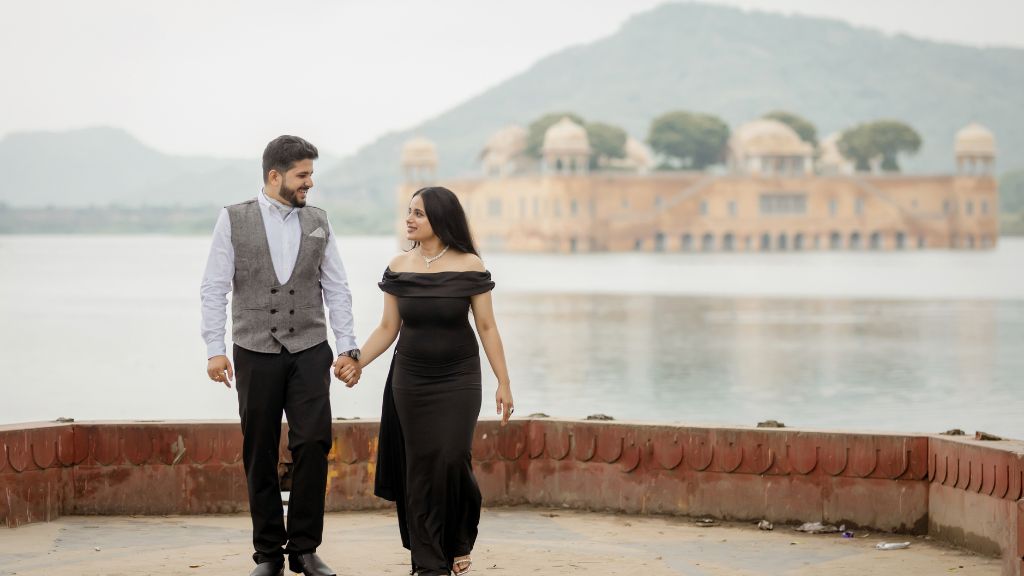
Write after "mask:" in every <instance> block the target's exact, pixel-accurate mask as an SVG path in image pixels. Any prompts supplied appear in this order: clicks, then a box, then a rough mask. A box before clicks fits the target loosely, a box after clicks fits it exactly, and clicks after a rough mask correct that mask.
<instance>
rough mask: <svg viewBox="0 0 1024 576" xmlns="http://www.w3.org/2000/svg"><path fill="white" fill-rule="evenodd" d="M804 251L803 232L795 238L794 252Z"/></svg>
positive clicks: (798, 233)
mask: <svg viewBox="0 0 1024 576" xmlns="http://www.w3.org/2000/svg"><path fill="white" fill-rule="evenodd" d="M803 249H804V234H803V232H797V233H796V234H795V235H794V236H793V250H803Z"/></svg>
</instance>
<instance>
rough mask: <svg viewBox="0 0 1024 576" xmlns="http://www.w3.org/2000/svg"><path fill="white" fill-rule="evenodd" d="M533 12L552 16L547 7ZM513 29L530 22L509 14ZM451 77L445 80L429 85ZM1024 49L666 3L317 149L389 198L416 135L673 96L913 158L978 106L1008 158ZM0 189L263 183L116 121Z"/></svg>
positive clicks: (124, 195)
mask: <svg viewBox="0 0 1024 576" xmlns="http://www.w3.org/2000/svg"><path fill="white" fill-rule="evenodd" d="M538 17H543V16H542V15H540V14H538ZM509 33H510V34H520V33H522V34H526V33H528V31H525V30H521V31H517V30H510V31H509ZM421 89H423V90H443V89H444V86H423V87H421ZM1022 95H1024V50H1020V49H1010V48H984V49H982V48H971V47H965V46H958V45H951V44H942V43H936V42H930V41H924V40H918V39H914V38H909V37H906V36H888V35H885V34H882V33H879V32H875V31H871V30H865V29H861V28H855V27H852V26H850V25H848V24H844V23H841V22H836V21H831V20H823V19H818V18H808V17H800V16H781V15H777V14H770V13H762V12H745V11H742V10H739V9H735V8H726V7H718V6H709V5H703V4H689V3H687V4H666V5H663V6H661V7H659V8H656V9H653V10H651V11H649V12H646V13H643V14H640V15H638V16H636V17H634V18H632V19H631V20H629V21H628V22H626V23H625V24H624V25H623V26H622V28H621V29H620V30H619V31H618V32H617V33H616V34H614V35H612V36H610V37H608V38H605V39H603V40H599V41H596V42H593V43H591V44H588V45H584V46H576V47H572V48H569V49H566V50H563V51H561V52H559V53H557V54H554V55H552V56H549V57H547V58H544V59H543V60H541V61H539V62H538V63H536V64H535V65H534V66H533V67H532V68H530V69H529V70H527V71H526V72H524V73H522V74H519V75H517V76H515V77H513V78H510V79H509V80H507V81H506V82H504V83H502V84H500V85H498V86H495V87H494V88H492V89H490V90H488V91H486V92H484V93H483V94H480V95H479V96H477V97H475V98H473V99H471V100H469V101H467V102H464V103H462V104H460V105H458V106H456V107H454V108H452V109H451V110H448V111H447V112H445V113H443V114H441V115H440V116H438V117H436V118H433V119H431V120H428V121H426V122H424V123H422V124H421V125H419V126H416V127H414V128H412V129H410V130H407V131H403V132H396V133H391V134H387V135H385V136H382V137H381V138H379V139H378V140H376V141H375V142H373V143H371V144H369V145H367V146H366V147H364V148H362V149H361V150H359V151H358V152H357V153H356V154H354V155H352V156H350V157H347V158H344V159H341V160H340V161H336V162H333V163H332V162H331V161H330V160H329V159H325V160H324V161H322V162H321V163H320V170H319V171H320V173H321V174H322V175H321V177H320V179H319V180H318V187H319V188H320V192H321V193H322V194H323V196H322V197H321V198H323V199H324V200H326V201H327V202H326V203H341V202H351V201H353V200H358V201H360V202H365V203H369V204H372V205H374V206H376V207H386V206H389V205H390V204H391V203H392V202H393V197H394V187H395V186H396V185H397V183H398V178H399V167H398V159H399V151H400V148H401V145H402V142H404V141H405V140H406V139H407V138H410V137H412V136H414V135H423V136H426V137H428V138H431V139H432V140H434V141H435V142H436V143H437V145H438V150H439V155H440V163H441V165H440V171H441V175H442V176H454V175H462V174H467V173H471V172H473V171H474V170H475V169H476V160H477V158H478V154H479V151H480V148H481V147H482V146H483V144H484V142H485V141H486V139H487V137H488V136H489V135H490V134H491V133H492V132H493V131H495V130H497V129H498V128H500V127H502V126H504V125H506V124H509V123H520V124H526V123H528V122H529V121H531V120H532V119H534V118H536V117H538V116H540V115H542V114H544V113H547V112H551V111H563V110H566V111H573V112H577V113H579V114H581V115H582V116H583V117H584V118H586V119H588V120H599V121H603V122H608V123H612V124H618V125H620V126H622V127H623V128H625V129H626V130H627V131H628V132H630V133H631V134H632V135H634V136H636V137H638V138H645V137H646V135H647V129H648V127H649V124H650V121H651V119H652V118H654V117H655V116H657V115H659V114H661V113H663V112H666V111H669V110H673V109H685V110H695V111H701V112H709V113H712V114H716V115H719V116H721V117H722V118H723V119H724V120H726V121H727V122H729V123H730V124H731V125H732V126H733V128H735V127H737V126H738V125H739V124H741V123H743V122H745V121H747V120H750V119H753V118H756V117H758V116H760V115H761V114H763V113H764V112H767V111H769V110H773V109H785V110H790V111H793V112H796V113H798V114H801V115H803V116H805V117H806V118H808V119H809V120H811V121H812V122H814V123H815V124H816V125H817V127H818V131H819V135H820V136H824V135H826V134H828V133H829V132H832V131H835V130H840V129H842V128H845V127H848V126H851V125H853V124H855V123H858V122H862V121H867V120H872V119H876V118H881V117H887V118H897V119H901V120H904V121H906V122H908V123H909V124H911V125H912V126H914V127H915V128H916V129H917V130H918V131H919V132H920V133H921V135H922V137H923V139H924V146H923V148H922V149H921V151H920V153H919V154H918V155H917V156H916V157H914V158H912V159H909V160H907V161H905V162H903V165H904V167H905V169H906V170H907V171H910V172H949V171H951V170H952V168H953V160H952V155H953V150H952V145H953V136H954V134H955V132H956V131H957V129H959V128H960V127H962V126H963V125H965V124H967V123H968V122H971V121H977V122H980V123H982V124H985V125H987V126H989V127H990V128H991V129H992V130H993V131H994V132H995V134H996V138H997V139H998V141H999V150H1000V153H999V160H998V166H999V169H1000V171H1001V172H1006V171H1010V170H1015V169H1024V107H1022V106H1021V100H1022ZM0 170H2V173H3V174H4V175H5V183H4V185H3V186H0V203H3V204H7V205H8V206H11V207H24V206H35V207H40V206H47V205H54V206H62V207H67V206H89V205H107V204H111V203H117V204H122V205H125V206H141V205H149V206H166V205H179V206H196V205H207V204H209V205H221V204H224V203H227V202H230V201H234V200H236V199H238V198H239V197H240V195H243V194H244V192H245V191H246V190H250V191H251V190H255V189H258V187H259V184H260V181H259V163H258V159H249V160H236V159H213V158H199V157H180V156H169V155H165V154H161V153H159V152H157V151H155V150H153V149H151V148H148V147H146V146H145V145H143V144H142V143H140V142H139V141H138V140H136V139H135V138H133V137H131V136H130V135H129V134H127V133H125V132H123V131H120V130H116V129H112V128H95V129H87V130H77V131H72V132H66V133H59V134H54V133H24V134H13V135H9V136H7V137H6V138H4V139H3V140H0Z"/></svg>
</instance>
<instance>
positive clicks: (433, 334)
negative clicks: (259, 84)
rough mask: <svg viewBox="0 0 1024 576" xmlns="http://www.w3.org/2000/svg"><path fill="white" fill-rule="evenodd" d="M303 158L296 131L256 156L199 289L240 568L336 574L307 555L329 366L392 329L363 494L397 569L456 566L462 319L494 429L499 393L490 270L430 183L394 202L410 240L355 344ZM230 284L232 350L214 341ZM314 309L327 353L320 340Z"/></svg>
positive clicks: (467, 505) (275, 573)
mask: <svg viewBox="0 0 1024 576" xmlns="http://www.w3.org/2000/svg"><path fill="white" fill-rule="evenodd" d="M318 155H319V154H318V152H317V149H316V147H314V146H313V145H312V144H310V143H309V142H307V141H305V140H303V139H302V138H298V137H296V136H281V137H278V138H276V139H274V140H273V141H271V142H270V143H269V144H268V145H267V147H266V150H265V151H264V153H263V183H264V185H263V190H262V191H261V192H260V193H259V195H258V196H257V197H256V198H254V199H251V200H248V201H246V202H242V203H240V204H235V205H232V206H228V207H226V208H224V209H223V210H222V211H221V213H220V215H219V217H218V219H217V224H216V226H215V228H214V233H213V242H212V245H211V248H210V255H209V258H208V260H207V264H206V271H205V274H204V277H203V282H202V288H201V299H202V317H203V326H202V333H203V339H204V340H205V342H206V346H207V357H208V361H207V374H208V376H209V377H210V379H211V380H214V381H218V382H223V383H224V384H225V385H227V386H230V385H231V382H232V381H234V383H235V388H236V390H237V393H238V409H239V415H240V416H241V422H242V435H243V447H242V460H243V465H244V469H245V474H246V480H247V485H248V491H249V509H250V515H251V517H252V524H253V547H254V548H255V553H254V554H253V560H254V561H255V562H256V568H255V569H254V570H253V571H252V573H251V576H281V575H282V574H283V573H284V565H285V556H286V555H287V559H288V567H289V568H290V569H291V570H292V571H293V572H296V573H302V574H305V575H307V576H333V575H334V574H335V572H334V571H332V570H331V569H330V568H329V567H328V566H327V564H326V563H325V562H324V561H323V560H322V559H321V558H320V557H319V556H318V555H317V553H316V550H317V547H319V545H320V544H321V541H322V536H323V518H324V500H325V497H326V485H327V454H328V452H329V451H330V449H331V442H332V435H331V405H330V374H331V372H332V371H333V373H334V375H335V377H337V378H338V379H340V380H342V381H344V382H345V383H346V385H347V386H349V387H352V386H355V385H356V384H357V383H358V382H359V378H360V376H361V374H362V369H363V367H365V366H366V365H367V364H369V363H370V362H372V361H373V360H374V359H376V358H377V357H378V356H380V355H381V354H383V353H384V352H385V351H387V350H388V349H389V348H390V347H391V345H392V344H393V343H394V342H395V339H396V338H397V339H398V345H397V346H396V347H395V352H394V355H393V356H392V358H391V369H390V371H389V374H388V378H387V382H386V383H385V386H384V394H383V403H382V412H381V425H380V438H379V442H378V457H377V473H376V477H375V485H374V493H375V494H376V495H377V496H380V497H382V498H385V499H388V500H392V501H394V502H395V503H396V504H397V508H398V519H399V532H400V534H401V537H402V544H403V545H404V546H405V547H406V548H408V549H409V550H410V552H411V557H412V571H411V573H412V574H418V575H449V574H452V573H454V574H456V575H460V574H465V573H467V572H469V571H470V567H471V565H472V562H471V559H470V553H471V551H472V549H473V544H474V542H475V541H476V536H477V525H478V523H479V519H480V503H481V500H480V490H479V488H478V487H477V483H476V479H475V478H474V476H473V469H472V462H471V447H472V442H473V431H474V428H475V426H476V422H477V417H478V415H479V412H480V405H481V400H482V398H481V394H482V391H481V372H480V356H479V350H478V346H477V340H476V336H475V335H474V333H473V329H472V327H471V326H470V323H469V311H470V310H472V312H473V319H474V321H475V324H476V329H477V332H478V333H479V335H480V341H481V342H482V343H483V347H484V351H485V353H486V354H487V359H488V361H489V363H490V365H491V367H492V368H493V370H494V373H495V376H496V377H497V379H498V389H497V391H496V393H495V405H496V410H497V413H498V414H500V415H501V419H502V425H504V424H506V423H507V422H508V419H509V417H510V416H511V415H512V411H513V402H512V392H511V388H510V383H509V378H508V370H507V368H506V364H505V354H504V350H503V348H502V344H501V336H500V335H499V333H498V328H497V325H496V323H495V321H494V311H493V308H492V306H491V296H490V291H491V289H492V288H494V283H493V282H492V281H491V278H490V274H489V273H488V272H487V270H486V269H485V267H484V265H483V262H482V261H481V260H480V256H479V254H478V253H477V250H476V247H475V245H474V243H473V239H472V236H471V234H470V230H469V224H468V222H467V220H466V215H465V212H464V211H463V209H462V206H461V205H460V204H459V200H458V198H457V197H456V196H455V194H453V193H452V192H451V191H450V190H448V189H446V188H441V187H429V188H423V189H421V190H419V191H417V192H416V193H415V194H414V195H413V197H412V200H411V202H410V203H409V209H408V216H407V217H406V238H407V239H408V240H410V241H411V242H412V248H411V249H410V250H409V251H407V252H404V253H401V254H399V255H398V256H396V257H395V258H394V259H392V260H391V262H390V264H389V265H388V267H387V268H386V269H385V271H384V276H383V278H382V280H381V282H380V283H379V287H380V289H381V290H382V291H383V292H384V311H383V314H382V316H381V320H380V324H379V325H378V326H377V327H376V328H375V329H374V330H373V332H372V333H371V334H370V337H369V338H367V339H366V341H365V343H364V344H363V346H362V348H359V347H358V346H357V344H356V341H355V336H354V330H353V320H352V298H351V293H350V291H349V288H348V280H347V276H346V273H345V268H344V266H343V265H342V262H341V258H340V256H339V254H338V251H337V246H336V243H335V235H334V232H333V230H332V229H331V226H330V223H329V222H328V220H327V215H326V213H325V212H324V211H323V210H321V209H319V208H315V207H312V206H306V197H307V195H308V193H309V190H310V188H312V187H313V178H312V176H313V161H314V160H316V159H317V158H318ZM229 292H230V293H231V295H232V297H231V320H232V341H233V343H234V347H233V350H232V356H233V359H234V364H233V365H232V362H231V361H230V360H229V359H228V357H227V349H226V347H225V344H224V338H225V332H226V330H225V324H226V320H227V301H228V298H227V295H228V293H229ZM325 305H326V308H327V311H328V314H329V318H330V324H331V329H332V331H333V332H334V336H335V342H336V346H337V350H338V352H339V354H338V356H337V357H335V356H334V354H333V352H332V351H331V348H330V346H329V344H328V343H327V317H326V316H325V314H324V307H325ZM282 414H285V415H287V419H288V448H289V450H290V451H291V453H292V461H293V468H292V490H291V496H290V499H289V506H288V517H287V525H286V524H285V517H284V513H283V505H282V501H281V491H280V484H279V478H278V446H279V443H280V436H281V416H282Z"/></svg>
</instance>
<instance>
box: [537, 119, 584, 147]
mask: <svg viewBox="0 0 1024 576" xmlns="http://www.w3.org/2000/svg"><path fill="white" fill-rule="evenodd" d="M543 152H544V154H564V155H579V154H590V140H589V139H588V138H587V131H586V129H585V128H583V126H580V125H579V124H577V123H575V122H573V121H572V120H571V119H570V118H569V117H568V116H565V117H563V118H562V119H561V120H559V121H558V122H555V123H554V124H552V125H551V127H550V128H548V130H547V132H545V133H544V146H543Z"/></svg>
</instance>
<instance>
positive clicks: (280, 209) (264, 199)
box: [258, 190, 295, 220]
mask: <svg viewBox="0 0 1024 576" xmlns="http://www.w3.org/2000/svg"><path fill="white" fill-rule="evenodd" d="M258 199H259V201H260V204H261V205H262V206H266V207H268V208H275V209H276V210H277V213H278V214H280V215H281V219H282V220H283V219H284V218H287V217H288V215H289V214H291V213H292V211H294V210H295V206H289V205H287V204H285V203H283V202H278V201H277V200H274V199H273V198H271V197H270V196H267V193H266V191H264V190H260V195H259V196H258Z"/></svg>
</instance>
